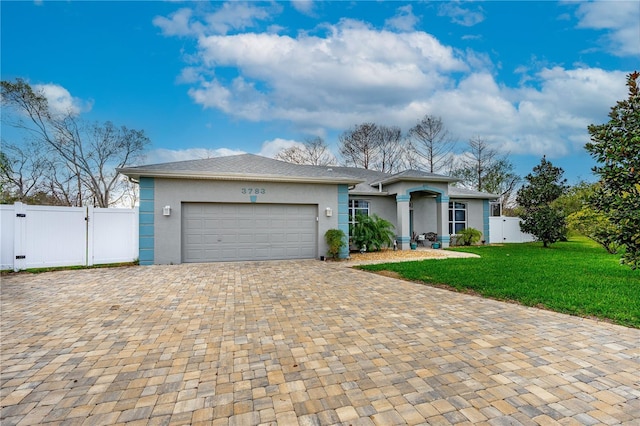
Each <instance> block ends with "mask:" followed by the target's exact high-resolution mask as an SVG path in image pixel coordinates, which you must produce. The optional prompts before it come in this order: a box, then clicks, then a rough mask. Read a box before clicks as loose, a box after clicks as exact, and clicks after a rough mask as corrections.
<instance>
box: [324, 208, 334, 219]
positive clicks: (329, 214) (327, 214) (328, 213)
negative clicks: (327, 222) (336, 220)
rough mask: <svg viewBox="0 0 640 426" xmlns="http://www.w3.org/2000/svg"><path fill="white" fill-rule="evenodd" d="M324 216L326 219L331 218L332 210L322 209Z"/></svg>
mask: <svg viewBox="0 0 640 426" xmlns="http://www.w3.org/2000/svg"><path fill="white" fill-rule="evenodd" d="M324 214H325V215H326V216H327V217H331V216H333V210H331V207H327V208H326V209H324Z"/></svg>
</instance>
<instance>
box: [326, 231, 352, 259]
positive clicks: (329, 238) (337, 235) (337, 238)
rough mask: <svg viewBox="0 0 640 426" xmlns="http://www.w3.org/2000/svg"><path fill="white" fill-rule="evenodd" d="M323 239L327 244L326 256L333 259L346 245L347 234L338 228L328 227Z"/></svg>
mask: <svg viewBox="0 0 640 426" xmlns="http://www.w3.org/2000/svg"><path fill="white" fill-rule="evenodd" d="M324 240H325V241H326V242H327V246H329V249H328V250H327V256H329V257H331V258H333V259H335V258H337V257H338V255H339V254H340V250H342V248H344V247H346V246H347V236H346V235H345V234H344V232H343V231H342V230H340V229H329V230H328V231H327V232H325V233H324Z"/></svg>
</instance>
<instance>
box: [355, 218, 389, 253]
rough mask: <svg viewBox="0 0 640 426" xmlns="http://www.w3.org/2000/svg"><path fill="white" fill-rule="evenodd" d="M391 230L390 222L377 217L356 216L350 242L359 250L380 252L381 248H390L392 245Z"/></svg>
mask: <svg viewBox="0 0 640 426" xmlns="http://www.w3.org/2000/svg"><path fill="white" fill-rule="evenodd" d="M393 229H394V226H393V225H392V224H391V222H389V221H388V220H385V219H382V218H381V217H379V216H378V215H375V214H374V215H371V216H367V215H363V214H358V215H357V216H356V223H355V225H353V234H352V241H353V243H354V244H355V245H356V247H358V249H360V250H362V249H365V248H366V249H365V250H368V251H380V249H381V248H382V247H390V246H391V245H392V244H393V240H394V238H395V233H394V232H393Z"/></svg>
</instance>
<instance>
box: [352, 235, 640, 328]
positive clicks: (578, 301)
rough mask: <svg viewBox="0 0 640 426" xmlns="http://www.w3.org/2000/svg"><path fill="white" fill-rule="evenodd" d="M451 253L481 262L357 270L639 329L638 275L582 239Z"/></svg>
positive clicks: (453, 261) (452, 261)
mask: <svg viewBox="0 0 640 426" xmlns="http://www.w3.org/2000/svg"><path fill="white" fill-rule="evenodd" d="M452 250H456V251H465V252H469V253H475V254H478V255H480V256H481V257H480V258H463V259H445V260H423V261H416V262H403V263H387V264H380V265H363V266H360V268H361V269H364V270H367V271H382V270H387V271H394V272H397V273H398V274H399V275H400V276H401V277H402V278H405V279H408V280H412V281H421V282H424V283H426V284H433V285H438V286H442V285H445V286H447V287H449V288H452V289H455V290H457V291H472V292H475V293H477V294H480V295H482V296H485V297H490V298H494V299H499V300H509V301H515V302H518V303H521V304H523V305H527V306H537V307H541V308H546V309H550V310H553V311H557V312H563V313H567V314H571V315H578V316H586V317H597V318H600V319H605V320H610V321H612V322H615V323H617V324H621V325H625V326H628V327H635V328H640V270H636V271H632V270H631V269H630V268H629V267H627V266H621V265H620V264H619V259H620V258H619V256H614V255H610V254H608V253H607V252H606V251H605V250H604V249H602V248H600V246H598V245H597V244H595V243H593V242H592V241H590V240H588V239H586V238H580V237H578V238H572V239H571V240H570V241H568V242H563V243H556V244H553V245H552V246H551V247H550V248H543V247H542V243H527V244H504V245H495V246H478V247H465V248H455V249H452Z"/></svg>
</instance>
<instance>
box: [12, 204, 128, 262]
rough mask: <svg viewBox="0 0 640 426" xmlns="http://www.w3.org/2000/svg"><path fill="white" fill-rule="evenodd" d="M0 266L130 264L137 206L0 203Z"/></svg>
mask: <svg viewBox="0 0 640 426" xmlns="http://www.w3.org/2000/svg"><path fill="white" fill-rule="evenodd" d="M0 225H1V226H0V240H1V241H2V243H1V246H0V247H1V250H2V251H1V252H0V263H1V265H0V268H1V269H3V270H6V269H13V270H16V271H18V270H22V269H29V268H48V267H55V266H90V265H96V264H106V263H119V262H132V261H134V260H135V259H137V258H138V209H102V208H94V207H54V206H30V205H26V204H23V203H15V204H13V205H0Z"/></svg>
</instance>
